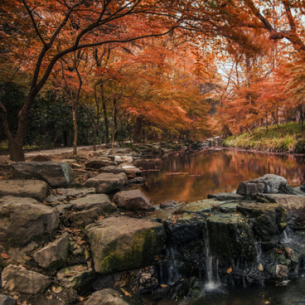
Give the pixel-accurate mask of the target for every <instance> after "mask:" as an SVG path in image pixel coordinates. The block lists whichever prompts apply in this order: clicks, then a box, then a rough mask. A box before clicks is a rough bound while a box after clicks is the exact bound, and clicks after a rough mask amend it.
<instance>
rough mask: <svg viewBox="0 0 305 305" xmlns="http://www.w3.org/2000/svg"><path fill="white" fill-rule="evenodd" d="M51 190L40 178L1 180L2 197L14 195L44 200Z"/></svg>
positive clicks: (0, 191)
mask: <svg viewBox="0 0 305 305" xmlns="http://www.w3.org/2000/svg"><path fill="white" fill-rule="evenodd" d="M48 190H49V187H48V185H47V184H46V183H45V182H44V181H39V180H0V197H3V196H7V195H12V196H17V197H29V198H34V199H36V200H38V201H42V200H43V199H44V198H45V197H46V196H47V192H48Z"/></svg>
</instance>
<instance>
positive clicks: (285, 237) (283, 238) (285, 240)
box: [280, 227, 292, 243]
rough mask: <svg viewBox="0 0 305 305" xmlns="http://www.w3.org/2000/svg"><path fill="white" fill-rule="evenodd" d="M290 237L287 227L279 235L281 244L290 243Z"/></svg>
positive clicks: (289, 230) (290, 232) (290, 233)
mask: <svg viewBox="0 0 305 305" xmlns="http://www.w3.org/2000/svg"><path fill="white" fill-rule="evenodd" d="M291 235H292V230H291V229H290V228H289V227H287V228H286V229H285V230H284V232H283V233H282V235H281V239H280V240H281V243H290V242H291V241H292V238H291Z"/></svg>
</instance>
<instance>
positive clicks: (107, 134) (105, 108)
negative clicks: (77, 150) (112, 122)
mask: <svg viewBox="0 0 305 305" xmlns="http://www.w3.org/2000/svg"><path fill="white" fill-rule="evenodd" d="M103 115H104V123H105V138H106V139H105V140H106V144H108V143H109V142H110V141H109V123H108V116H107V106H106V103H105V102H103Z"/></svg>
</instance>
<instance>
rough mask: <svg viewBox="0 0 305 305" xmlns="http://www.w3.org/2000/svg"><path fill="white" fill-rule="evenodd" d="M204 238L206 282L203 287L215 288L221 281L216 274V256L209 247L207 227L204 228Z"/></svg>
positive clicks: (207, 288)
mask: <svg viewBox="0 0 305 305" xmlns="http://www.w3.org/2000/svg"><path fill="white" fill-rule="evenodd" d="M205 238H206V243H205V247H206V249H205V255H206V257H205V268H206V276H207V282H206V284H205V286H204V288H205V289H206V290H215V289H217V288H219V287H220V286H221V282H220V278H219V275H218V258H217V257H214V256H213V255H212V253H211V249H210V242H209V232H208V229H206V233H205Z"/></svg>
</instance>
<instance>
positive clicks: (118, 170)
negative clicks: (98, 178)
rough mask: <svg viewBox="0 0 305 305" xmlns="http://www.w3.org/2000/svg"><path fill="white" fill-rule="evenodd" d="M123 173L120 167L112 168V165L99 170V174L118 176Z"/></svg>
mask: <svg viewBox="0 0 305 305" xmlns="http://www.w3.org/2000/svg"><path fill="white" fill-rule="evenodd" d="M124 172H125V171H124V170H123V168H122V167H119V166H114V165H109V166H104V167H101V168H100V169H99V173H112V174H119V173H124Z"/></svg>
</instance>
